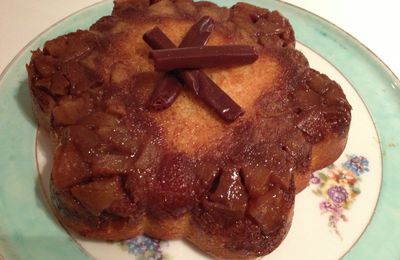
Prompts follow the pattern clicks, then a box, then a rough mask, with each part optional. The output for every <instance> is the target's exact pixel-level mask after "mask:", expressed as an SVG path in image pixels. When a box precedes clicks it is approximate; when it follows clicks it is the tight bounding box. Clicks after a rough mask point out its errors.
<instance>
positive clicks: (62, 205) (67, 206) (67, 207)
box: [52, 191, 90, 217]
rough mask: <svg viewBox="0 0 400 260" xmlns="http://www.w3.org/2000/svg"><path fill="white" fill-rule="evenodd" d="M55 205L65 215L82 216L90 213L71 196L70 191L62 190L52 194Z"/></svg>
mask: <svg viewBox="0 0 400 260" xmlns="http://www.w3.org/2000/svg"><path fill="white" fill-rule="evenodd" d="M52 195H53V196H52V197H53V199H54V200H55V204H56V207H57V208H58V209H59V210H60V211H61V213H62V214H63V215H64V216H67V217H82V216H88V215H90V214H89V212H88V211H87V210H86V208H85V207H83V206H82V204H81V203H80V202H79V201H78V200H77V199H75V198H74V196H72V194H71V192H69V191H64V192H61V193H57V194H52Z"/></svg>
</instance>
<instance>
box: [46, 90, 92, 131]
mask: <svg viewBox="0 0 400 260" xmlns="http://www.w3.org/2000/svg"><path fill="white" fill-rule="evenodd" d="M90 109H91V104H90V103H89V101H88V100H87V99H85V98H82V97H78V98H72V97H69V96H67V97H64V98H62V99H61V100H60V102H59V105H58V106H56V107H55V108H54V109H53V117H54V120H55V122H56V123H58V124H61V125H72V124H76V123H77V122H78V120H79V119H81V118H82V117H84V116H86V115H88V114H89V113H90Z"/></svg>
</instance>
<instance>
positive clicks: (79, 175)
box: [52, 144, 90, 190]
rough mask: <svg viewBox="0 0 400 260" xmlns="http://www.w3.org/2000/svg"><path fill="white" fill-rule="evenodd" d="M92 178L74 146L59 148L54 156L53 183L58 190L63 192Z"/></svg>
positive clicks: (66, 145) (68, 145)
mask: <svg viewBox="0 0 400 260" xmlns="http://www.w3.org/2000/svg"><path fill="white" fill-rule="evenodd" d="M88 177H90V171H89V169H88V166H87V165H86V164H85V163H84V162H83V161H82V158H81V155H80V154H79V152H78V150H77V149H76V148H75V147H74V145H72V144H64V145H61V146H59V147H58V148H57V149H56V151H55V154H54V166H53V172H52V181H53V184H54V186H55V187H56V188H57V189H58V190H63V189H65V188H67V187H70V186H71V185H74V184H77V183H79V182H81V181H83V180H85V179H87V178H88Z"/></svg>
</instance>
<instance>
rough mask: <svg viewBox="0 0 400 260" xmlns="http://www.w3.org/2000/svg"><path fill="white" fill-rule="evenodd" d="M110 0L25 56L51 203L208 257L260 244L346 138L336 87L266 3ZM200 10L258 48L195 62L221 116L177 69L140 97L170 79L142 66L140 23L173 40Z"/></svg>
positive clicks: (252, 251) (120, 233)
mask: <svg viewBox="0 0 400 260" xmlns="http://www.w3.org/2000/svg"><path fill="white" fill-rule="evenodd" d="M114 4H115V5H114V9H113V11H112V14H111V15H109V16H105V17H102V18H101V19H99V20H98V21H97V22H96V23H95V24H93V25H92V26H91V27H90V29H88V30H78V31H76V32H72V33H69V34H66V35H63V36H59V37H57V38H55V39H53V40H49V41H47V42H46V43H45V44H44V47H43V49H42V50H40V49H38V50H35V51H33V52H32V58H31V61H30V63H29V64H28V65H27V71H28V75H29V87H30V91H31V94H32V98H33V104H34V112H35V116H36V118H37V121H38V123H39V125H40V126H41V127H42V128H44V129H46V130H47V131H48V132H49V135H50V136H51V138H52V140H53V143H54V146H55V152H54V157H53V160H54V162H53V168H52V175H51V183H50V189H51V201H52V204H53V208H54V212H55V214H56V215H57V217H58V218H59V220H60V221H61V223H62V224H63V225H64V226H66V227H67V228H69V229H70V230H72V231H74V232H76V233H78V234H79V235H81V236H84V237H88V238H91V239H97V240H113V241H118V240H123V239H129V238H132V237H135V236H137V235H141V234H146V235H148V236H151V237H155V238H158V239H186V240H187V241H189V242H190V243H192V244H193V245H194V246H195V247H197V248H199V249H200V250H201V251H203V252H205V253H206V254H209V255H211V256H215V257H220V258H252V257H257V256H263V255H266V254H269V253H270V252H272V251H273V250H274V249H275V248H276V247H278V245H279V244H280V243H281V242H282V240H283V239H284V238H285V236H286V234H287V232H288V231H289V228H290V225H291V220H292V216H293V209H294V201H295V196H296V193H299V192H300V191H302V190H303V189H304V188H305V187H306V186H307V185H308V181H309V177H310V174H311V173H312V172H313V171H315V170H318V169H321V168H323V167H325V166H327V165H329V164H331V163H333V162H334V161H335V160H336V159H337V158H338V156H339V155H340V154H341V153H342V151H343V149H344V147H345V145H346V141H347V135H348V130H349V125H350V121H351V114H350V110H351V106H350V105H349V103H348V102H347V100H346V97H345V95H344V93H343V91H342V89H341V88H340V86H339V85H338V84H337V83H336V82H334V81H333V80H331V79H329V78H328V77H327V76H326V75H324V74H321V73H319V72H318V71H316V70H314V69H311V68H310V67H309V64H308V61H307V59H306V58H305V57H304V55H303V54H302V53H300V52H299V51H297V50H296V49H295V38H294V32H293V29H292V27H291V25H290V23H289V21H288V20H287V19H286V18H284V17H283V16H282V15H281V14H280V13H279V12H277V11H269V10H266V9H263V8H259V7H256V6H253V5H250V4H245V3H238V4H235V5H234V6H232V7H230V8H225V7H219V6H217V5H216V4H214V3H211V2H192V0H162V1H148V0H116V1H115V3H114ZM204 17H206V18H208V21H210V20H212V21H213V23H212V32H211V33H210V34H209V38H207V40H206V41H205V42H204V43H206V44H207V46H225V45H245V46H251V48H252V49H253V50H254V51H255V53H256V54H257V57H258V58H257V60H255V61H254V62H253V63H251V64H246V65H237V66H222V67H218V66H216V67H212V68H202V69H201V70H198V71H199V73H202V74H201V75H205V77H206V78H207V79H209V80H211V81H212V82H214V83H215V84H216V85H217V86H219V88H220V89H221V91H223V93H225V94H226V95H227V96H228V97H229V98H230V99H231V100H233V101H234V102H235V104H237V105H238V107H240V110H238V113H237V115H236V116H235V118H233V119H232V118H231V119H230V120H224V118H223V117H221V115H220V114H218V113H216V111H215V109H214V110H213V108H212V107H210V105H209V104H208V103H207V102H205V101H204V99H202V97H200V98H199V95H198V93H196V91H195V90H193V89H190V88H189V87H188V86H186V85H185V84H184V83H182V82H180V83H179V82H178V84H182V86H181V87H180V88H179V90H177V92H176V95H174V96H173V98H171V102H169V103H168V105H167V106H165V107H163V108H162V109H154V107H151V106H149V101H150V100H151V99H152V96H153V95H154V93H156V90H157V88H158V87H159V86H160V84H162V82H164V81H165V79H166V78H168V77H169V79H170V80H175V81H176V80H178V81H179V80H181V79H180V78H179V77H177V76H176V73H175V72H170V71H169V72H164V71H161V72H160V71H157V70H156V69H155V68H154V66H155V61H154V60H153V59H152V58H151V57H149V54H150V53H152V52H153V51H152V49H151V46H149V45H148V42H147V43H146V41H145V40H143V37H144V36H146V33H148V32H150V31H151V30H153V29H154V28H158V29H159V30H160V31H161V32H163V33H164V34H165V36H166V37H168V39H170V41H171V42H172V43H173V44H172V43H171V44H172V45H175V46H178V47H179V46H180V44H183V43H181V42H182V40H183V39H184V37H185V34H186V32H188V31H190V30H191V28H193V25H195V24H196V23H198V21H200V20H201V19H204ZM145 38H146V37H145ZM181 47H182V46H181ZM186 71H187V70H186ZM191 73H192V72H191ZM206 94H207V93H206ZM217 105H218V104H217ZM217 112H218V111H217ZM225 119H226V118H225Z"/></svg>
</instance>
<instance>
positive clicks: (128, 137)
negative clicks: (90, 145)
mask: <svg viewBox="0 0 400 260" xmlns="http://www.w3.org/2000/svg"><path fill="white" fill-rule="evenodd" d="M97 132H98V133H99V135H100V136H101V137H102V138H103V140H107V141H108V142H110V143H111V145H112V146H113V147H114V148H116V149H117V150H119V151H121V152H123V153H126V154H129V155H131V156H132V157H133V156H134V155H136V153H137V152H138V150H139V145H140V136H138V134H137V133H134V132H133V131H132V132H131V131H129V130H128V129H127V128H125V127H121V126H119V127H101V128H99V130H98V131H97Z"/></svg>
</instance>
